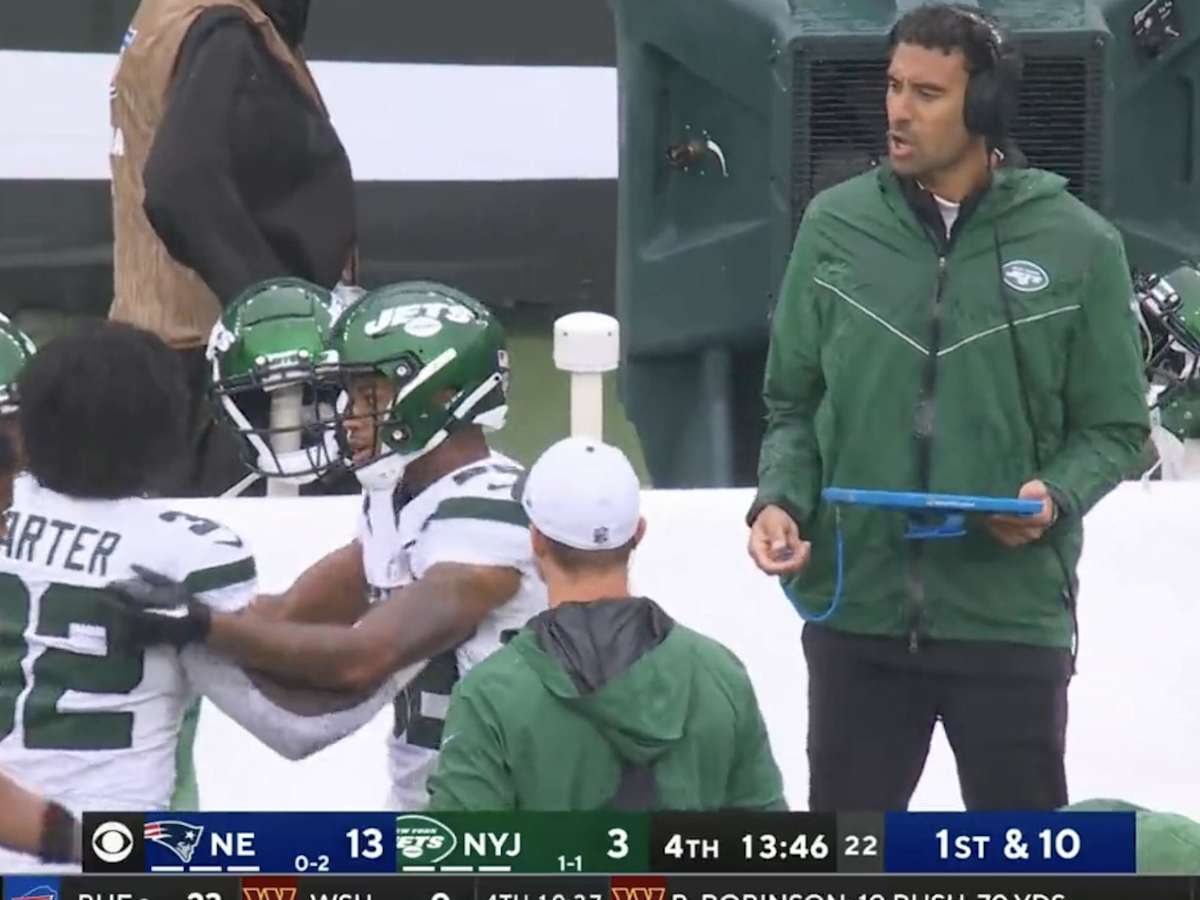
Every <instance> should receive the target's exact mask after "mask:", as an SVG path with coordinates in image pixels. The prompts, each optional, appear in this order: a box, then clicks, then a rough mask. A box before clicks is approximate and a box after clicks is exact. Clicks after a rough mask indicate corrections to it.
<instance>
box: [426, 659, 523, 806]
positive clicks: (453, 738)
mask: <svg viewBox="0 0 1200 900" xmlns="http://www.w3.org/2000/svg"><path fill="white" fill-rule="evenodd" d="M470 685H471V680H470V677H469V676H468V678H467V679H466V680H465V681H463V683H462V684H460V685H459V686H458V687H456V688H455V689H454V694H453V696H452V697H451V699H450V710H449V712H448V713H447V714H446V727H445V728H444V730H443V731H442V747H441V751H440V752H439V754H438V765H437V769H436V771H435V772H434V773H433V775H432V776H430V778H429V808H430V809H431V810H440V811H443V812H450V811H458V810H510V809H516V792H515V789H514V785H513V781H512V772H511V770H510V769H509V766H508V761H507V760H506V759H505V755H504V743H503V739H502V736H501V732H500V729H499V727H498V723H497V721H496V719H495V717H494V716H493V715H490V714H489V709H488V707H487V706H486V705H485V704H483V703H481V702H480V701H479V700H477V699H476V698H475V696H474V695H473V693H472V691H471V690H470ZM463 687H466V688H467V690H462V688H463Z"/></svg>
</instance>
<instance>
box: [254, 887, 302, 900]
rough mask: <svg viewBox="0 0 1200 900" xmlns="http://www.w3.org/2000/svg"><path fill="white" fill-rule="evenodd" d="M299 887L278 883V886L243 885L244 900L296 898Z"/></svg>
mask: <svg viewBox="0 0 1200 900" xmlns="http://www.w3.org/2000/svg"><path fill="white" fill-rule="evenodd" d="M298 892H299V888H294V887H288V886H286V885H278V886H276V887H266V886H264V887H254V886H253V885H248V884H244V885H242V900H296V894H297V893H298Z"/></svg>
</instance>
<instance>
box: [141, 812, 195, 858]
mask: <svg viewBox="0 0 1200 900" xmlns="http://www.w3.org/2000/svg"><path fill="white" fill-rule="evenodd" d="M203 833H204V826H203V825H191V824H189V823H187V822H147V823H146V828H145V831H144V832H143V834H144V836H145V838H146V840H148V841H154V843H156V844H159V845H161V846H163V847H166V848H167V849H168V850H170V851H171V852H172V853H174V854H175V855H176V856H178V857H179V859H180V860H182V861H183V862H185V863H190V862H191V861H192V856H193V854H195V852H196V847H198V846H199V845H200V835H202V834H203Z"/></svg>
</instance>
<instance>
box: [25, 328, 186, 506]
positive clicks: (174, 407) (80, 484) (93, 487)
mask: <svg viewBox="0 0 1200 900" xmlns="http://www.w3.org/2000/svg"><path fill="white" fill-rule="evenodd" d="M18 387H19V391H20V397H21V411H20V419H21V431H22V434H23V437H24V440H25V453H26V464H27V466H28V468H29V471H30V472H32V473H33V475H34V476H35V477H36V478H37V480H38V481H39V482H41V483H42V484H43V485H45V486H46V487H48V488H50V489H51V490H54V491H58V492H59V493H62V494H67V495H69V496H72V497H82V498H87V499H116V498H121V497H133V496H138V495H141V494H143V493H145V492H146V490H147V488H148V486H149V484H150V483H151V481H152V479H153V478H154V477H155V476H156V475H157V474H158V473H159V472H160V471H162V470H163V469H164V468H165V467H167V466H169V465H171V464H172V463H174V462H175V460H176V457H177V456H178V454H179V452H180V450H181V449H182V441H183V433H184V416H185V412H186V409H187V393H186V388H185V385H184V375H183V368H182V366H181V364H180V362H179V360H178V358H177V357H176V355H175V354H174V353H173V352H172V351H171V349H170V348H168V347H167V345H166V344H164V343H163V342H162V341H161V340H160V339H159V338H157V337H155V336H154V335H152V334H150V333H149V332H147V331H142V330H141V329H138V328H134V327H132V326H130V325H122V324H118V323H113V322H106V323H104V324H102V325H100V326H99V327H96V326H91V327H89V328H87V329H86V330H80V331H77V332H75V333H73V334H69V335H66V336H64V337H60V338H56V339H54V340H52V341H50V342H49V343H48V344H46V345H45V346H44V347H42V348H41V350H39V351H38V353H37V354H36V355H35V356H34V357H33V358H32V359H31V360H30V361H29V362H28V363H27V364H26V366H25V368H24V370H23V371H22V372H21V375H20V377H19V379H18Z"/></svg>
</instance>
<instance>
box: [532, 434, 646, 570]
mask: <svg viewBox="0 0 1200 900" xmlns="http://www.w3.org/2000/svg"><path fill="white" fill-rule="evenodd" d="M521 505H522V506H523V507H524V508H525V514H526V515H527V516H529V521H530V522H532V523H533V525H534V527H535V528H537V530H538V531H540V532H541V533H542V534H544V535H545V536H546V537H548V538H550V539H551V540H555V541H558V542H559V543H560V544H564V545H566V546H568V547H573V548H575V549H576V550H611V549H614V548H617V547H622V546H624V545H625V544H627V543H629V541H631V540H632V539H633V536H634V535H635V534H636V533H637V529H638V522H639V521H640V520H641V485H640V483H639V482H638V477H637V473H636V472H635V471H634V470H633V466H632V465H631V464H630V462H629V460H628V459H627V458H626V456H625V454H624V453H622V452H621V451H620V450H618V449H617V448H616V447H613V446H611V445H609V444H605V443H603V442H602V441H597V440H594V439H592V438H586V437H571V438H566V439H564V440H561V441H559V442H558V443H556V444H554V445H552V446H551V447H550V448H549V449H548V450H547V451H546V452H545V453H543V454H542V455H541V456H540V457H538V460H537V462H535V463H534V464H533V468H531V469H530V470H529V476H528V478H527V479H526V481H525V489H524V492H523V493H522V496H521Z"/></svg>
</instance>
